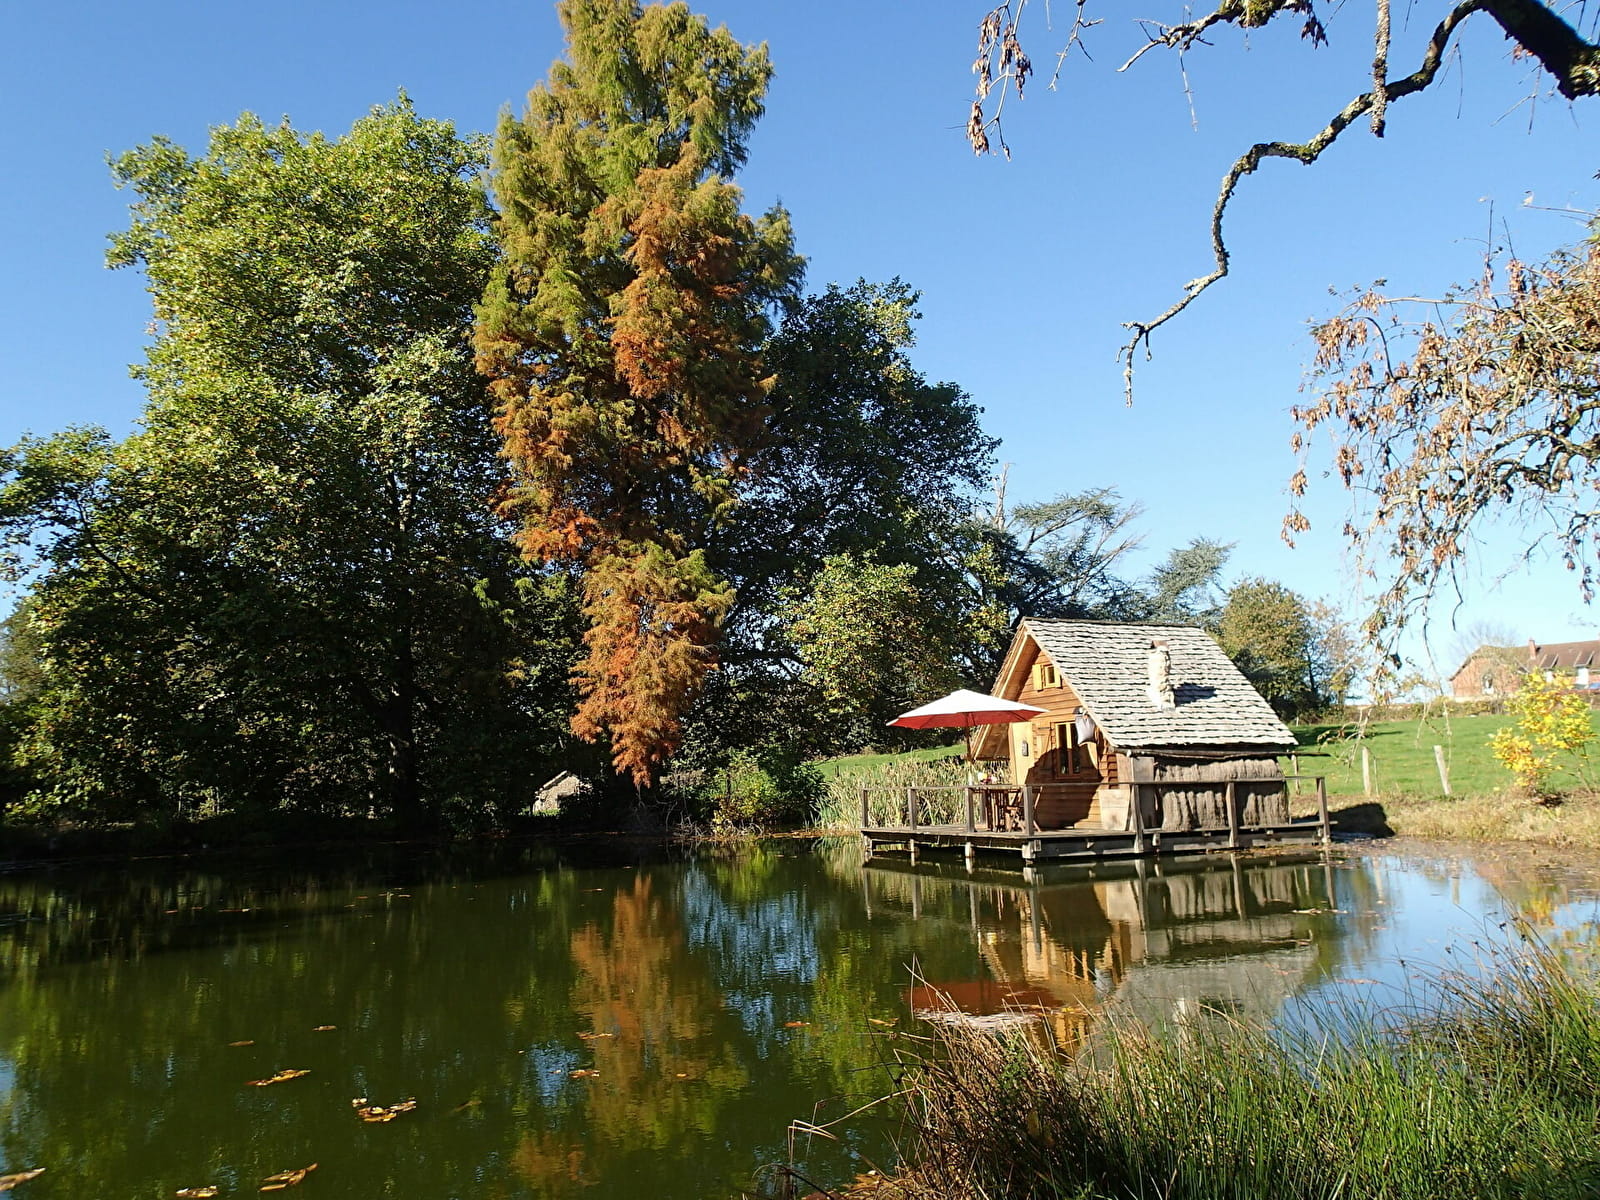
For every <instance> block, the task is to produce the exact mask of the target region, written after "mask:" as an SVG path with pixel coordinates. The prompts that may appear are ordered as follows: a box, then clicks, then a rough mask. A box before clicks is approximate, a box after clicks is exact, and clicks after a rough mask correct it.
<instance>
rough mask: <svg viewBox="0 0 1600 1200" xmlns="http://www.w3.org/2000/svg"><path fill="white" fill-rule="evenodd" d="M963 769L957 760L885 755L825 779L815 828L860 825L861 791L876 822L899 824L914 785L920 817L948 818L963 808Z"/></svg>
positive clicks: (842, 829) (935, 820) (845, 828)
mask: <svg viewBox="0 0 1600 1200" xmlns="http://www.w3.org/2000/svg"><path fill="white" fill-rule="evenodd" d="M966 782H967V767H966V765H965V764H964V763H962V762H961V761H960V760H959V756H955V759H954V760H952V759H942V760H938V761H933V762H929V761H926V760H920V759H889V760H887V761H885V762H880V763H877V764H874V765H873V766H870V767H864V768H860V769H858V770H854V771H849V772H840V773H838V774H835V775H830V776H828V777H827V779H826V782H825V787H824V789H823V793H822V801H821V803H820V804H819V805H818V814H817V827H818V828H819V829H827V830H834V831H838V832H845V831H855V830H859V829H860V828H861V789H862V788H866V789H867V803H868V807H869V810H870V812H871V814H872V818H873V820H875V821H885V822H889V823H893V824H898V823H900V822H902V821H904V820H905V794H906V789H907V788H917V789H918V792H917V803H918V812H919V819H920V820H922V821H926V822H929V823H939V822H949V821H954V820H956V819H957V816H958V814H959V813H962V812H964V811H965V807H966V793H965V792H964V791H961V790H959V789H961V788H963V787H964V785H965V784H966Z"/></svg>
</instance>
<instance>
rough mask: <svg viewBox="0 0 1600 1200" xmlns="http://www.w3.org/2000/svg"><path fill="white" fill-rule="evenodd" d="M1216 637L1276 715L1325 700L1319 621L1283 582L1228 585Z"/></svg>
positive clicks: (1293, 712)
mask: <svg viewBox="0 0 1600 1200" xmlns="http://www.w3.org/2000/svg"><path fill="white" fill-rule="evenodd" d="M1217 640H1218V641H1219V642H1221V643H1222V648H1223V650H1225V651H1227V653H1228V656H1229V657H1230V658H1232V659H1233V661H1234V662H1235V663H1237V664H1238V667H1239V669H1240V670H1241V671H1243V672H1244V674H1245V677H1246V678H1248V679H1249V680H1250V682H1251V683H1253V684H1255V686H1256V690H1257V691H1259V692H1260V693H1261V695H1262V696H1263V697H1264V698H1265V699H1266V701H1267V703H1268V704H1270V705H1272V707H1273V709H1274V710H1275V711H1276V712H1277V713H1278V715H1279V716H1282V717H1286V718H1291V717H1295V716H1297V715H1300V714H1302V713H1308V712H1311V711H1312V710H1314V709H1316V708H1318V707H1319V706H1321V705H1322V704H1323V703H1325V690H1326V687H1327V681H1326V679H1324V678H1323V676H1322V671H1321V668H1322V664H1321V661H1320V654H1319V649H1318V629H1317V625H1316V623H1315V621H1314V620H1313V616H1312V612H1311V609H1310V608H1309V607H1308V606H1307V605H1306V602H1305V601H1304V600H1302V599H1301V598H1300V596H1299V595H1297V594H1296V593H1295V592H1293V591H1291V590H1290V589H1289V588H1286V587H1284V586H1283V584H1281V583H1275V582H1273V581H1272V580H1269V579H1245V580H1241V581H1240V582H1239V583H1236V584H1235V585H1234V586H1233V587H1232V588H1230V589H1228V601H1227V603H1226V604H1225V605H1224V606H1223V608H1222V612H1221V614H1220V616H1219V617H1218V620H1217Z"/></svg>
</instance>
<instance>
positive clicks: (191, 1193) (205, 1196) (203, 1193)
mask: <svg viewBox="0 0 1600 1200" xmlns="http://www.w3.org/2000/svg"><path fill="white" fill-rule="evenodd" d="M172 1194H173V1195H174V1196H176V1197H177V1198H178V1200H212V1198H213V1197H215V1196H220V1195H222V1193H221V1192H220V1191H218V1190H217V1189H216V1188H215V1187H213V1186H212V1185H210V1184H207V1185H206V1186H205V1187H197V1188H179V1189H178V1190H177V1191H176V1192H174V1193H172Z"/></svg>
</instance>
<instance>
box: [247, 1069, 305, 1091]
mask: <svg viewBox="0 0 1600 1200" xmlns="http://www.w3.org/2000/svg"><path fill="white" fill-rule="evenodd" d="M309 1074H311V1072H310V1071H297V1070H295V1069H294V1068H292V1067H291V1068H290V1069H288V1070H286V1071H279V1072H278V1073H277V1074H275V1075H269V1076H267V1078H265V1079H252V1080H251V1081H250V1082H249V1083H247V1084H245V1086H246V1087H271V1086H272V1085H273V1084H275V1083H284V1082H286V1081H287V1080H290V1079H299V1078H300V1076H302V1075H309Z"/></svg>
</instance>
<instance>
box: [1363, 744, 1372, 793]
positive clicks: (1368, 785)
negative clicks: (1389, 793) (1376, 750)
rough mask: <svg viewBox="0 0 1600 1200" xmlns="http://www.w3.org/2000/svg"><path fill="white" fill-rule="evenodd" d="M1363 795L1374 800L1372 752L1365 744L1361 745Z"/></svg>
mask: <svg viewBox="0 0 1600 1200" xmlns="http://www.w3.org/2000/svg"><path fill="white" fill-rule="evenodd" d="M1361 794H1362V795H1364V796H1366V797H1367V798H1368V799H1369V800H1370V799H1371V798H1372V751H1371V750H1368V749H1367V744H1366V743H1365V742H1362V743H1361Z"/></svg>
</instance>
